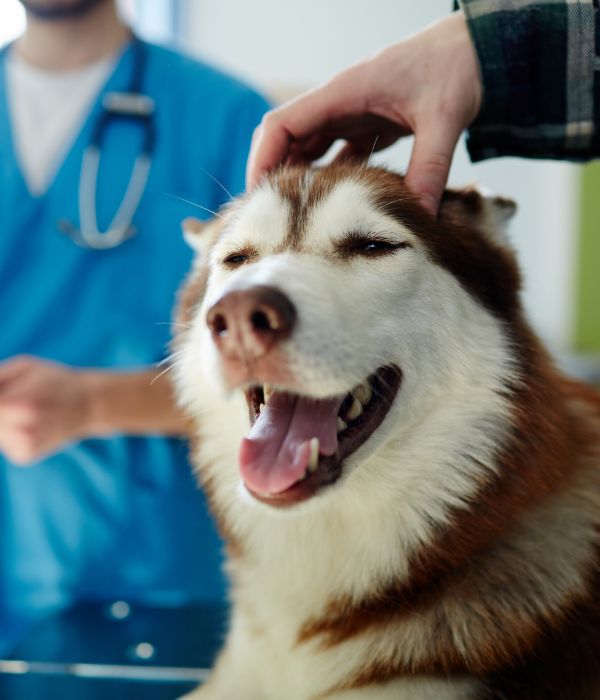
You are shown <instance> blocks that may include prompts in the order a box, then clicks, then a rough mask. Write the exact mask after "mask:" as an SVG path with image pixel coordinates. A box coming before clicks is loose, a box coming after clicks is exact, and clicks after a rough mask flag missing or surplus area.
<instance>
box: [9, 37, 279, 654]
mask: <svg viewBox="0 0 600 700" xmlns="http://www.w3.org/2000/svg"><path fill="white" fill-rule="evenodd" d="M144 50H145V51H146V67H145V71H144V73H145V74H144V77H143V86H142V89H143V91H144V92H145V93H146V94H148V95H150V96H151V97H153V98H154V100H155V101H156V132H157V138H156V148H155V152H154V157H153V163H152V170H151V173H150V177H149V181H148V185H147V187H146V191H145V194H144V197H143V199H142V201H141V204H140V206H139V209H138V211H137V214H136V216H135V219H134V224H135V226H136V227H137V230H138V234H137V235H136V236H135V237H133V238H131V239H130V240H128V241H126V242H125V243H124V244H123V245H121V246H119V247H118V248H115V249H111V250H104V251H95V250H88V249H86V248H80V247H78V246H76V245H75V244H74V243H73V242H72V241H71V239H70V238H68V237H67V236H66V235H64V234H63V233H61V232H60V231H59V229H58V227H57V225H58V223H59V222H60V220H61V219H67V220H69V221H70V222H72V223H74V224H75V225H79V216H78V210H77V188H78V183H79V176H80V167H81V160H82V154H83V150H84V148H85V147H86V145H87V144H88V143H89V141H90V136H91V131H92V128H93V125H94V123H95V121H96V118H97V116H98V114H99V111H100V98H101V95H102V94H103V93H105V92H107V91H110V90H116V91H119V90H127V89H128V87H129V84H130V81H131V73H132V67H133V62H132V58H133V55H132V53H133V52H132V49H131V46H129V47H128V48H126V49H125V51H124V52H123V54H122V56H121V57H120V59H119V60H118V63H117V65H116V67H115V70H114V72H113V74H112V75H111V77H110V78H109V80H108V82H107V84H106V86H105V87H104V88H103V90H102V91H101V95H100V97H99V99H98V101H97V103H96V105H95V106H94V108H93V109H92V111H91V113H90V115H89V118H88V120H87V122H86V123H85V125H84V126H83V128H82V131H81V133H80V134H79V136H78V137H77V139H76V141H75V143H74V145H73V147H72V148H71V151H70V153H69V154H68V155H67V157H66V159H65V161H64V162H63V164H62V166H61V167H60V170H59V171H58V173H57V175H56V177H55V179H54V181H53V182H52V183H51V185H50V187H49V189H48V191H47V192H46V193H45V194H44V195H43V196H41V197H33V196H32V195H31V194H30V192H29V191H28V189H27V185H26V183H25V181H24V179H23V176H22V174H21V172H20V170H19V166H18V164H17V161H16V158H15V152H14V150H13V145H12V142H13V138H12V136H11V125H10V118H9V112H8V106H7V94H6V81H5V61H6V52H5V53H4V54H2V55H0V324H1V329H2V330H1V332H0V359H7V358H10V357H12V356H14V355H16V354H21V353H28V354H32V355H37V356H40V357H43V358H48V359H52V360H58V361H60V362H64V363H67V364H69V365H74V366H81V367H104V368H119V369H122V370H135V369H141V368H145V367H146V366H147V365H152V364H154V363H156V362H158V361H159V360H160V359H161V358H163V357H164V356H165V354H166V352H167V344H168V341H169V332H170V329H169V320H170V318H171V310H172V306H173V300H174V295H175V292H176V289H177V287H178V286H179V284H180V283H181V281H182V279H183V277H184V276H185V274H186V272H187V270H188V268H189V264H190V257H191V254H190V251H189V250H188V248H187V246H186V245H185V243H184V242H183V239H182V235H181V230H180V222H181V220H182V219H184V218H185V217H186V216H190V215H194V216H198V215H200V218H201V217H202V211H201V210H200V209H196V208H193V207H191V206H190V205H189V204H185V203H183V202H181V201H180V200H177V199H174V198H173V197H170V196H169V195H175V196H177V197H182V198H184V199H188V200H191V201H193V202H197V203H199V204H201V205H202V206H205V207H208V208H210V209H215V208H216V207H218V206H219V204H221V203H222V202H223V201H224V200H226V199H227V195H225V193H224V192H223V190H222V189H221V188H220V187H219V186H218V185H217V184H216V182H215V181H214V180H213V179H211V177H210V176H209V175H207V172H208V173H210V174H211V175H212V176H214V177H215V178H216V179H217V180H220V181H221V182H222V183H223V185H224V186H225V187H226V188H227V189H228V190H229V191H230V192H232V193H236V192H239V191H241V190H242V188H243V178H244V168H245V161H246V157H247V153H248V148H249V144H250V138H251V135H252V131H253V129H254V127H255V126H256V124H257V123H258V121H259V120H260V118H261V116H262V114H263V113H264V111H265V110H266V108H267V105H266V103H265V101H264V100H263V99H262V98H261V97H259V96H258V95H257V94H256V93H254V92H252V91H251V90H250V89H248V88H247V87H245V86H243V85H241V84H240V83H238V82H236V81H235V80H233V79H231V78H229V77H226V76H224V75H223V74H221V73H219V72H217V71H215V70H214V69H212V68H210V67H208V66H205V65H201V64H199V63H197V62H195V61H192V60H189V59H187V58H185V57H182V56H180V55H178V54H175V53H172V52H170V51H168V50H166V49H162V48H159V47H156V46H152V45H147V44H145V45H144ZM142 138H143V132H142V131H141V129H140V128H139V126H136V125H134V124H128V123H123V122H119V123H115V124H114V125H111V126H110V127H109V129H108V133H107V134H106V138H105V144H104V147H103V152H102V161H101V167H100V172H99V179H98V192H97V208H98V219H99V226H100V229H101V230H103V229H104V228H106V226H107V225H108V223H109V222H110V220H111V218H112V216H113V215H114V212H115V211H116V208H117V207H118V205H119V203H120V200H121V199H122V197H123V193H124V192H125V189H126V186H127V182H128V179H129V174H130V172H131V165H132V163H133V160H134V159H135V156H136V154H137V153H138V151H139V148H140V143H141V139H142ZM223 591H224V582H223V580H222V577H221V573H220V545H219V542H218V539H217V536H216V533H215V530H214V527H213V524H212V521H211V519H210V516H209V515H208V513H207V507H206V503H205V501H204V497H203V495H202V493H201V492H200V491H199V490H198V488H197V487H196V484H195V481H194V479H193V478H192V476H191V474H190V469H189V466H188V461H187V447H186V445H185V444H184V443H183V442H182V441H179V440H174V439H164V438H159V437H156V438H141V437H128V436H117V437H115V438H113V439H107V440H86V441H84V442H81V443H79V444H75V445H73V446H71V447H69V448H68V449H66V450H65V451H64V452H61V453H60V454H57V455H55V456H53V457H51V458H49V459H46V460H44V461H43V462H41V463H40V464H37V465H35V466H33V467H31V468H27V469H23V468H17V467H15V466H14V465H11V464H10V463H8V462H7V461H6V460H5V459H4V458H2V457H1V456H0V653H2V652H3V651H5V650H6V649H7V648H8V647H9V646H10V645H11V644H12V643H14V641H15V640H16V639H17V638H18V637H19V636H20V635H22V634H23V632H24V631H25V630H26V628H27V626H28V625H29V624H31V622H32V621H35V620H36V619H38V618H39V617H40V616H42V615H45V614H48V613H49V612H51V611H53V610H55V609H58V608H61V607H64V606H67V605H69V604H70V603H72V602H74V601H76V600H81V599H105V598H107V597H110V598H127V599H132V600H135V601H142V602H146V603H148V604H158V605H178V604H182V603H185V602H186V601H190V600H196V601H204V602H211V601H215V602H216V601H219V600H221V599H222V596H223Z"/></svg>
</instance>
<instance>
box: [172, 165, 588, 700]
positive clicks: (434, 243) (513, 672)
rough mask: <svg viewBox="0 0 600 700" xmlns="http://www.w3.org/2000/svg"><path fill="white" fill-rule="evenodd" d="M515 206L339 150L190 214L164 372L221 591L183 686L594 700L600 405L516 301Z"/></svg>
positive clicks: (343, 698) (219, 690) (209, 690)
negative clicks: (207, 659) (424, 183)
mask: <svg viewBox="0 0 600 700" xmlns="http://www.w3.org/2000/svg"><path fill="white" fill-rule="evenodd" d="M514 209H515V206H514V204H513V203H512V202H510V201H508V200H505V199H501V198H493V197H485V196H483V195H482V194H480V193H479V192H478V191H477V190H476V189H472V188H471V189H467V190H462V191H450V190H448V191H446V192H445V194H444V197H443V199H442V202H441V206H440V211H439V215H438V216H437V217H433V216H432V215H430V214H429V213H428V212H426V211H425V210H424V209H423V208H422V207H421V206H420V204H419V202H418V200H417V199H416V198H415V197H414V196H413V195H412V194H411V193H410V191H409V190H408V188H407V187H406V185H405V183H404V179H403V177H402V176H401V175H399V174H396V173H392V172H389V171H386V170H384V169H378V168H373V167H366V166H364V165H363V166H358V165H357V164H348V163H346V164H333V165H329V166H324V167H322V168H305V167H301V166H295V167H287V168H282V169H280V170H278V171H276V172H275V173H273V174H271V175H268V176H266V177H265V179H264V180H263V181H262V183H261V184H260V185H259V186H257V187H256V188H255V189H254V190H253V191H251V192H250V193H248V194H246V195H243V196H242V197H241V198H239V199H237V200H234V201H233V202H232V203H231V204H229V205H228V206H227V207H226V208H225V209H224V210H222V211H221V212H219V214H218V217H217V218H215V219H214V220H213V221H211V222H209V223H207V224H204V225H201V224H199V223H195V224H194V223H190V222H188V224H187V225H186V229H187V232H186V238H187V239H188V240H189V241H190V243H191V245H193V246H194V248H195V249H196V261H195V263H194V267H193V270H192V271H191V273H190V275H189V278H188V280H187V281H186V283H185V285H184V287H183V289H182V292H181V294H180V300H179V306H178V312H177V327H178V328H179V329H180V330H179V331H178V333H177V335H176V337H175V339H174V347H175V351H176V356H177V360H176V362H175V363H174V367H173V374H174V376H175V379H174V381H175V385H176V389H177V394H178V397H179V401H180V403H181V405H182V406H184V407H185V409H186V410H187V411H188V413H189V415H190V416H191V419H192V421H193V425H194V442H193V449H192V453H193V462H194V465H195V468H196V469H197V473H198V476H199V479H200V482H201V484H202V486H203V488H204V489H205V491H206V493H207V494H208V497H209V500H210V503H211V507H212V509H213V512H214V516H215V517H216V520H217V522H218V525H219V527H220V530H221V533H222V535H223V537H224V539H225V542H226V552H227V572H228V575H229V577H230V580H231V602H232V612H231V620H230V629H229V632H228V636H227V639H226V643H225V645H224V648H223V650H222V651H221V653H220V655H219V657H218V659H217V662H216V665H215V668H214V670H213V671H212V673H211V676H210V678H209V680H208V682H207V683H206V684H205V685H204V686H202V687H200V688H199V689H198V690H197V691H195V692H194V693H192V695H190V696H189V697H190V698H194V699H196V698H197V700H201V699H202V700H365V699H367V698H368V699H373V700H392V699H393V700H404V699H408V698H410V700H459V699H460V700H466V699H468V700H492V699H494V700H500V699H506V700H536V699H539V700H542V699H543V700H552V699H555V700H559V699H560V700H598V698H600V575H599V561H600V559H599V539H600V538H599V532H600V530H599V526H600V397H599V396H598V395H597V394H596V393H595V392H594V391H593V390H592V389H591V388H589V387H586V386H584V385H582V384H579V383H577V382H575V381H573V380H570V379H568V378H566V377H565V376H563V375H561V374H560V372H559V371H558V370H557V369H556V368H555V366H554V364H553V362H552V360H551V359H550V357H549V355H548V353H547V352H546V350H545V349H544V347H543V346H542V344H541V342H540V341H539V340H538V338H537V337H536V335H535V334H534V332H533V331H532V330H531V328H530V326H529V325H528V323H527V321H526V320H525V318H524V314H523V310H522V307H521V302H520V299H519V288H520V284H521V280H520V273H519V269H518V265H517V262H516V258H515V255H514V253H513V251H512V250H511V247H510V243H509V240H508V237H507V234H506V227H507V222H508V220H509V219H510V217H511V215H512V213H513V212H514ZM198 556H201V553H200V552H199V553H198Z"/></svg>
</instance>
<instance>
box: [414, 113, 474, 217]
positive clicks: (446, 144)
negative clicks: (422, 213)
mask: <svg viewBox="0 0 600 700" xmlns="http://www.w3.org/2000/svg"><path fill="white" fill-rule="evenodd" d="M460 133H461V132H460V131H457V130H456V128H452V127H450V126H448V125H445V126H440V124H439V123H436V124H431V125H428V126H427V127H421V128H420V129H418V130H417V131H416V132H415V142H414V145H413V150H412V154H411V157H410V163H409V166H408V171H407V173H406V184H407V185H408V187H409V189H410V190H412V192H413V193H414V194H416V195H417V196H418V197H419V199H420V201H421V204H422V205H423V206H424V207H425V209H427V210H428V211H429V212H430V213H431V214H433V215H434V216H436V215H437V211H438V207H439V204H440V199H441V198H442V194H443V192H444V188H445V187H446V183H447V182H448V173H449V172H450V166H451V164H452V156H453V154H454V149H455V148H456V144H457V143H458V139H459V137H460Z"/></svg>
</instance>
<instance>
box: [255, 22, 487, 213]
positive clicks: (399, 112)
mask: <svg viewBox="0 0 600 700" xmlns="http://www.w3.org/2000/svg"><path fill="white" fill-rule="evenodd" d="M482 91H483V90H482V85H481V78H480V75H479V68H478V62H477V55H476V53H475V49H474V47H473V44H472V42H471V39H470V36H469V32H468V29H467V25H466V21H465V19H464V17H463V14H462V12H455V13H454V14H452V15H450V16H449V17H447V18H446V19H443V20H441V21H440V22H437V23H435V24H433V25H431V26H430V27H428V28H427V29H425V30H423V31H421V32H419V33H418V34H415V35H414V36H412V37H409V38H408V39H406V40H405V41H402V42H400V43H399V44H395V45H394V46H390V47H389V48H387V49H384V50H383V51H381V52H380V53H378V54H377V55H376V56H374V57H373V58H371V59H369V60H366V61H362V62H361V63H358V64H356V65H354V66H352V67H351V68H349V69H348V70H345V71H343V72H342V73H339V74H338V75H336V76H335V77H334V78H332V79H331V80H330V81H329V82H327V83H325V84H324V85H323V86H321V87H319V88H316V89H315V90H312V91H311V92H308V93H306V94H305V95H303V96H301V97H299V98H297V99H296V100H293V101H292V102H290V103H288V104H287V105H284V106H282V107H280V108H279V109H276V110H273V111H271V112H269V113H268V114H267V115H266V116H265V117H264V119H263V121H262V123H261V125H260V126H259V127H258V128H257V130H256V132H255V134H254V138H253V144H252V149H251V152H250V159H249V162H248V169H247V185H248V187H251V186H253V185H254V184H256V183H257V181H258V180H259V179H260V177H261V175H263V174H264V173H265V172H266V171H268V170H271V169H272V168H274V167H275V166H277V165H278V164H280V163H283V162H291V163H294V162H299V161H312V160H316V159H317V158H319V157H321V156H322V155H323V154H324V153H326V152H327V150H328V149H329V147H330V146H331V145H332V143H333V142H334V141H335V140H336V139H340V138H341V139H344V140H345V141H346V146H345V147H344V149H343V151H342V154H341V155H342V157H343V156H350V155H351V156H357V157H362V158H368V156H369V155H370V154H371V152H372V151H373V150H381V149H382V148H386V147H387V146H389V145H390V144H392V143H394V142H395V141H396V140H397V139H398V138H400V137H401V136H405V135H408V134H414V135H415V142H414V146H413V150H412V155H411V159H410V164H409V167H408V171H407V173H406V183H407V185H408V186H409V187H410V189H411V190H412V191H413V192H414V193H415V194H416V195H417V196H418V197H419V198H420V200H421V202H422V204H423V205H424V206H425V207H426V208H427V209H428V210H429V211H430V212H431V213H432V214H436V213H437V209H438V205H439V202H440V198H441V196H442V192H443V190H444V187H445V186H446V182H447V180H448V173H449V170H450V165H451V161H452V156H453V153H454V149H455V147H456V144H457V142H458V139H459V138H460V135H461V133H462V131H463V129H465V128H466V127H467V126H468V125H469V124H470V123H471V122H472V121H473V120H474V119H475V117H476V116H477V114H478V112H479V109H480V106H481V100H482Z"/></svg>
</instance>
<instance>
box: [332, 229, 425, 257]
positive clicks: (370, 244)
mask: <svg viewBox="0 0 600 700" xmlns="http://www.w3.org/2000/svg"><path fill="white" fill-rule="evenodd" d="M405 248H412V246H411V244H410V243H409V242H408V241H394V240H390V239H387V238H382V237H374V236H368V235H365V234H362V233H349V234H348V235H347V236H346V237H345V238H343V239H342V240H341V241H339V242H338V243H337V244H336V251H337V252H338V253H339V254H340V255H342V256H344V257H349V256H356V255H361V256H363V257H369V258H374V257H381V256H383V255H390V254H391V253H395V252H396V251H398V250H403V249H405Z"/></svg>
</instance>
